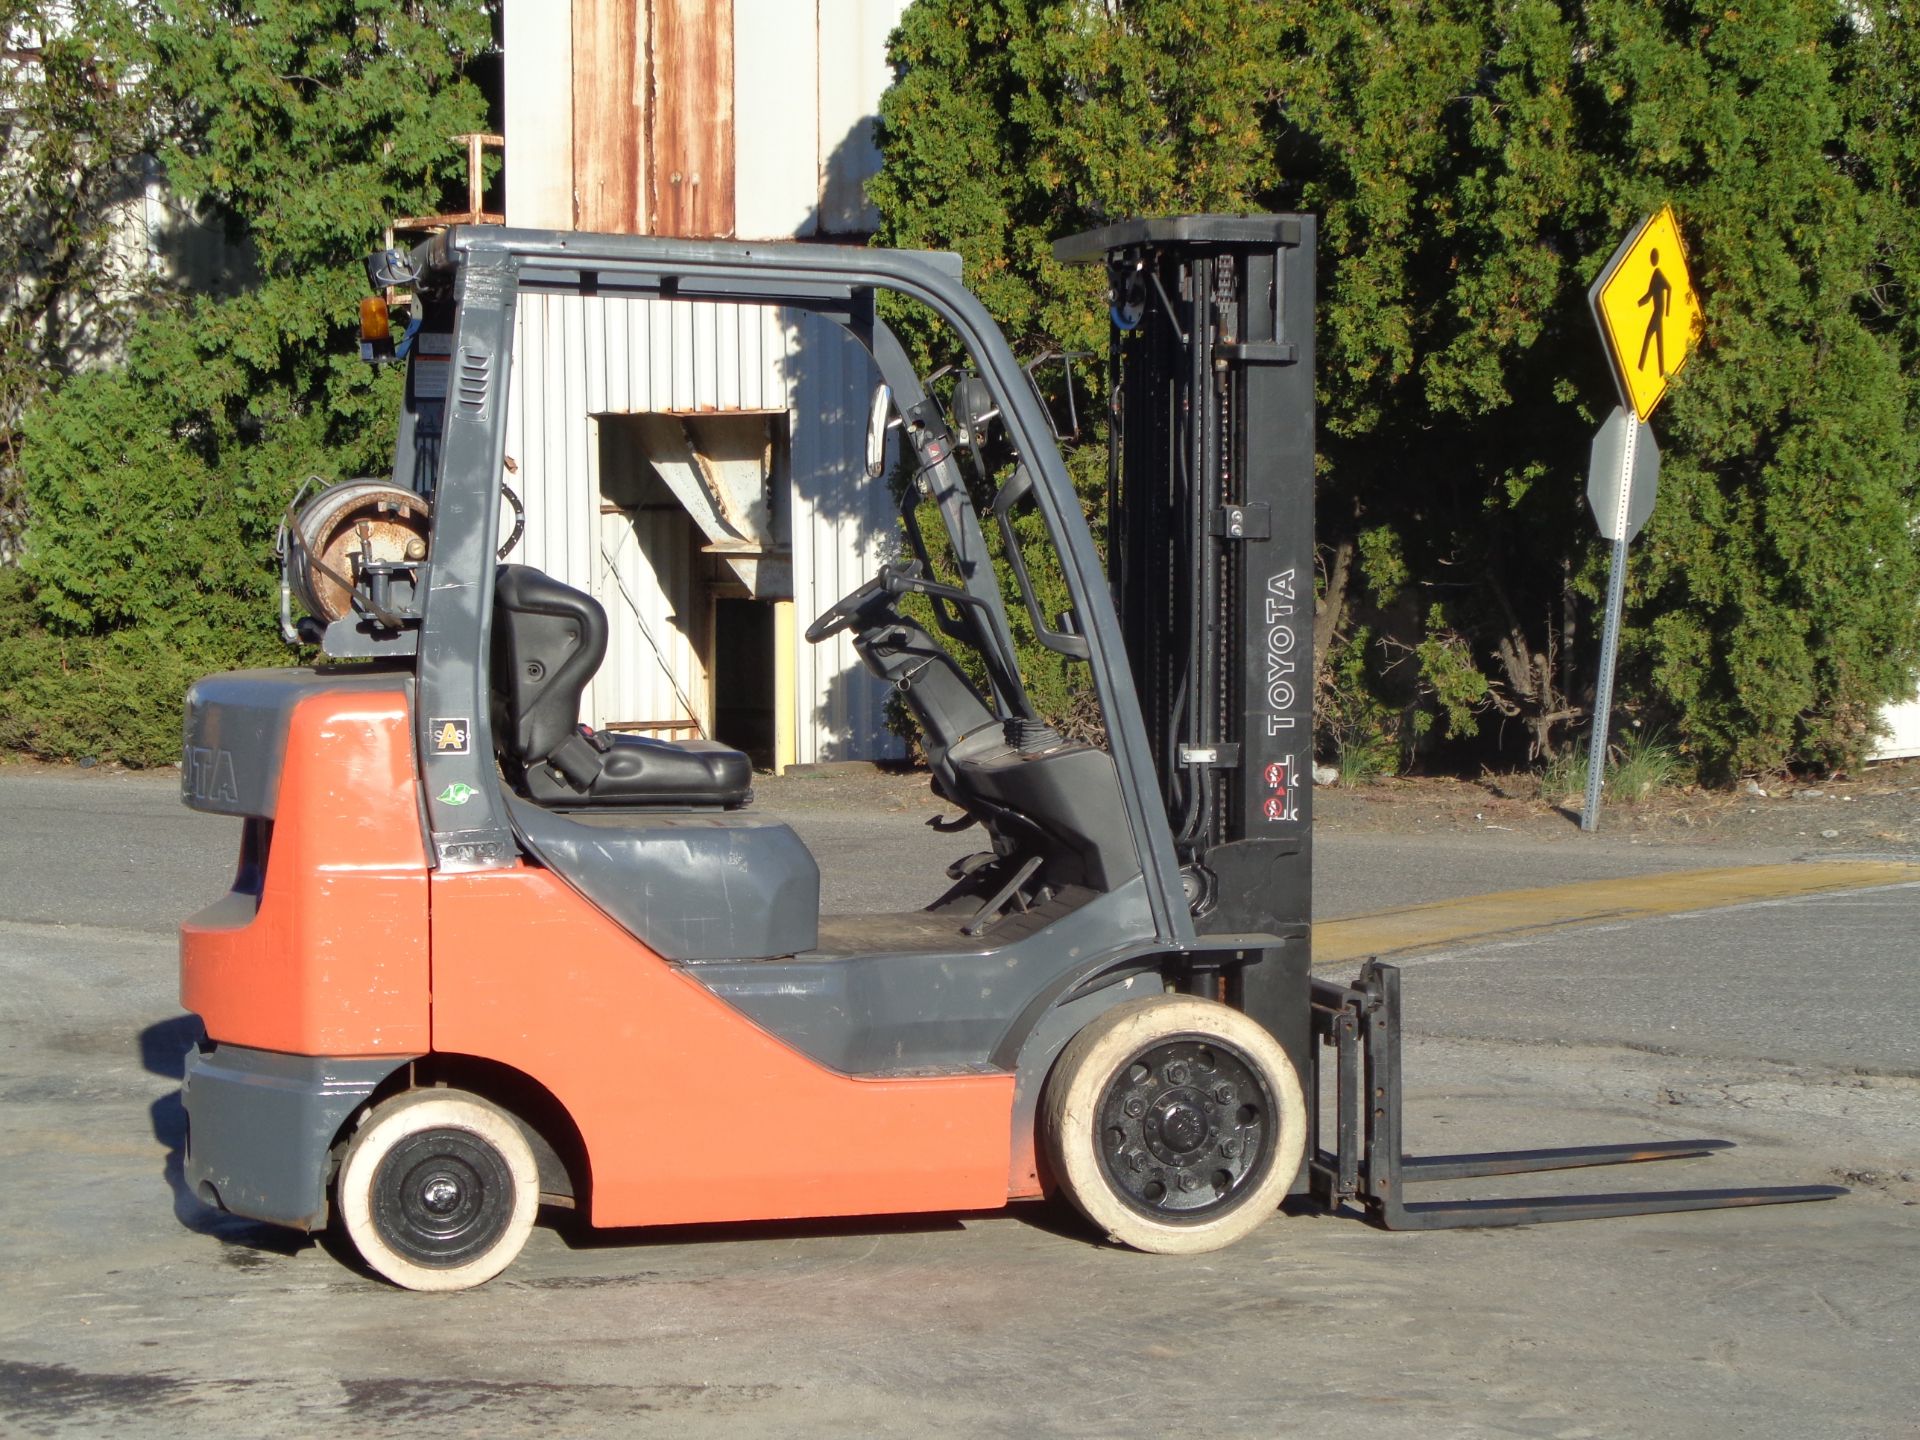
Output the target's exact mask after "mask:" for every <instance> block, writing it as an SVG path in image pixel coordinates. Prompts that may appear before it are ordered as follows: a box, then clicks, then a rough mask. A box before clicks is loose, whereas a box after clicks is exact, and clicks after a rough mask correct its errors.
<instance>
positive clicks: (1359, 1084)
mask: <svg viewBox="0 0 1920 1440" xmlns="http://www.w3.org/2000/svg"><path fill="white" fill-rule="evenodd" d="M1312 983H1313V999H1312V1009H1313V1033H1314V1036H1315V1039H1316V1041H1317V1042H1318V1043H1317V1044H1316V1046H1315V1050H1314V1058H1313V1060H1312V1062H1311V1063H1310V1065H1309V1069H1310V1070H1311V1071H1312V1075H1311V1077H1310V1084H1311V1096H1312V1098H1311V1101H1310V1103H1309V1108H1308V1124H1309V1126H1310V1127H1311V1130H1310V1135H1309V1141H1308V1187H1309V1191H1310V1193H1311V1194H1312V1196H1313V1198H1314V1199H1315V1200H1316V1201H1318V1202H1319V1203H1320V1204H1321V1205H1322V1206H1324V1207H1325V1208H1326V1209H1327V1210H1329V1211H1334V1210H1338V1209H1340V1208H1341V1207H1342V1206H1343V1205H1345V1204H1347V1203H1348V1202H1353V1203H1356V1204H1358V1205H1359V1206H1360V1207H1361V1208H1362V1210H1364V1211H1365V1213H1366V1214H1367V1216H1368V1218H1370V1219H1372V1220H1374V1221H1375V1222H1376V1223H1378V1224H1379V1225H1380V1226H1382V1227H1383V1228H1385V1229H1388V1230H1451V1229H1460V1228H1464V1227H1469V1226H1493V1225H1538V1224H1543V1223H1545V1222H1546V1221H1549V1220H1599V1219H1605V1218H1609V1217H1612V1216H1616V1215H1659V1214H1666V1213H1669V1212H1672V1211H1679V1210H1720V1209H1726V1208H1730V1207H1733V1206H1741V1205H1786V1204H1791V1203H1793V1202H1795V1201H1801V1200H1831V1199H1833V1198H1834V1197H1835V1196H1837V1195H1844V1194H1846V1193H1847V1191H1846V1189H1845V1187H1843V1186H1839V1185H1779V1186H1767V1187H1761V1188H1758V1189H1746V1190H1651V1191H1627V1192H1620V1193H1616V1194H1605V1195H1546V1196H1531V1197H1527V1198H1524V1199H1488V1200H1470V1199H1467V1200H1461V1199H1456V1200H1420V1201H1413V1202H1409V1201H1407V1200H1406V1199H1405V1198H1404V1193H1405V1187H1406V1186H1408V1185H1415V1184H1424V1183H1426V1182H1429V1181H1435V1180H1473V1179H1480V1178H1483V1177H1486V1176H1493V1175H1524V1174H1532V1173H1534V1172H1536V1171H1546V1170H1573V1169H1579V1168H1582V1167H1585V1166H1590V1165H1632V1164H1638V1163H1639V1162H1641V1161H1646V1160H1678V1159H1684V1158H1688V1157H1692V1156H1699V1155H1710V1154H1712V1153H1714V1152H1715V1151H1717V1150H1728V1149H1731V1148H1733V1142H1732V1141H1730V1140H1661V1141H1654V1142H1652V1143H1649V1144H1642V1145H1579V1146H1573V1147H1570V1148H1566V1149H1557V1150H1513V1151H1505V1152H1496V1153H1492V1154H1480V1155H1427V1156H1414V1155H1408V1154H1406V1153H1404V1152H1403V1150H1402V1149H1401V1122H1400V1104H1401V1083H1400V971H1399V970H1398V968H1397V967H1395V966H1392V965H1383V964H1381V963H1380V962H1379V961H1377V960H1369V961H1367V962H1366V964H1364V965H1363V966H1361V968H1360V973H1359V975H1358V976H1357V977H1356V978H1355V980H1354V983H1353V984H1352V985H1351V986H1347V985H1339V984H1335V983H1333V982H1332V981H1328V980H1318V979H1316V980H1314V981H1313V982H1312ZM1322 1047H1324V1048H1325V1049H1331V1050H1332V1051H1333V1052H1334V1075H1335V1095H1334V1104H1333V1117H1332V1119H1333V1126H1334V1133H1333V1135H1332V1137H1331V1138H1332V1141H1333V1148H1332V1149H1328V1148H1327V1147H1326V1145H1325V1144H1324V1143H1323V1142H1324V1140H1325V1139H1326V1138H1328V1137H1326V1136H1325V1135H1324V1134H1323V1119H1322V1116H1321V1108H1322V1107H1321V1105H1320V1103H1319V1100H1320V1092H1321V1083H1322V1074H1321V1072H1322V1069H1323V1066H1322V1063H1321V1057H1322Z"/></svg>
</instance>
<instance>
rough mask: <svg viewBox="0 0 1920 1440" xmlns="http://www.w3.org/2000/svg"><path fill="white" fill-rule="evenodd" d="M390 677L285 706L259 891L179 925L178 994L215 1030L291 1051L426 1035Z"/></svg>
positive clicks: (413, 851)
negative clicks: (281, 755) (273, 817)
mask: <svg viewBox="0 0 1920 1440" xmlns="http://www.w3.org/2000/svg"><path fill="white" fill-rule="evenodd" d="M417 774H418V768H417V766H416V765H415V763H414V755H413V735H412V727H411V725H410V723H409V719H408V712H407V700H406V696H405V695H404V694H403V693H401V692H400V691H397V690H396V691H393V692H392V693H387V692H367V691H361V692H355V693H348V694H340V695H314V696H310V697H308V698H307V699H305V700H302V701H301V702H300V703H299V704H298V705H297V706H295V707H294V710H293V713H292V716H291V717H290V722H289V725H288V733H287V750H286V760H285V763H284V765H283V766H282V769H281V775H280V791H279V799H278V802H277V804H276V807H275V808H276V814H277V815H278V817H279V818H278V819H277V821H276V822H275V824H274V827H273V843H272V847H271V849H270V851H269V854H268V857H267V870H266V879H265V883H264V884H263V885H262V886H261V891H260V894H259V896H258V897H257V898H256V897H255V896H253V895H251V894H248V893H246V892H245V891H240V890H236V891H233V892H231V893H230V894H228V895H227V896H226V897H225V898H224V899H222V900H220V901H219V902H217V903H216V904H214V905H212V906H210V907H209V908H207V909H206V910H203V911H201V912H200V914H198V915H196V916H194V917H193V918H192V919H191V920H188V921H187V922H186V923H185V924H184V925H182V926H181V927H180V1003H181V1004H182V1005H184V1006H185V1007H186V1008H187V1009H189V1010H192V1011H194V1012H195V1013H197V1014H198V1015H199V1016H200V1018H201V1019H202V1020H204V1021H205V1022H206V1026H207V1034H208V1036H209V1037H210V1038H211V1039H214V1040H218V1041H221V1042H223V1043H225V1044H229V1045H246V1046H252V1047H254V1048H256V1049H261V1050H280V1051H285V1052H288V1053H291V1054H296V1055H335V1056H359V1055H393V1054H419V1053H422V1052H424V1051H425V1050H426V1049H427V1047H428V1043H429V1033H430V1032H429V1021H428V1011H429V1007H430V1004H431V995H430V991H429V989H428V979H429V974H428V967H427V873H428V872H427V857H426V851H425V849H424V847H423V845H422V842H421V836H420V802H419V782H418V780H417V779H416V776H417Z"/></svg>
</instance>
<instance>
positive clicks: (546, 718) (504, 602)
mask: <svg viewBox="0 0 1920 1440" xmlns="http://www.w3.org/2000/svg"><path fill="white" fill-rule="evenodd" d="M606 653H607V612H606V611H605V610H604V609H602V608H601V606H600V602H599V601H597V600H595V599H594V598H593V597H592V596H591V595H587V594H583V593H582V592H581V591H578V590H575V589H574V588H573V587H572V586H570V585H562V584H561V583H560V582H559V581H558V580H555V579H553V578H552V577H551V576H549V575H547V574H545V573H544V572H542V571H539V570H536V569H534V568H533V567H532V566H530V565H502V566H500V567H499V568H498V569H497V570H496V571H495V572H494V583H493V701H494V707H495V714H494V726H493V733H494V743H495V745H496V747H497V748H498V749H499V752H500V758H501V760H502V762H503V763H504V765H505V767H506V770H507V772H508V777H509V778H510V779H512V780H513V781H514V782H515V783H516V784H517V785H518V786H519V787H520V789H521V790H522V792H523V793H524V794H525V795H526V796H527V798H528V799H529V800H532V801H534V802H535V803H537V804H540V805H546V806H553V807H556V808H562V809H564V808H568V807H572V806H583V805H592V806H600V805H609V806H612V805H622V806H628V807H633V806H647V805H661V806H689V805H698V806H723V807H726V808H733V807H736V806H740V805H744V804H746V803H747V801H748V800H750V799H751V798H752V797H753V788H752V787H753V765H752V763H751V762H750V761H749V760H748V759H747V757H746V756H745V755H743V754H741V753H740V752H739V751H738V750H734V749H731V748H729V747H728V746H725V745H721V744H718V743H717V742H715V741H712V740H684V741H680V742H678V743H673V742H669V741H666V740H654V739H651V738H648V737H643V736H639V735H620V734H614V733H613V732H611V731H604V730H603V731H598V732H596V731H593V730H589V729H588V728H587V727H586V726H584V725H581V724H580V723H579V720H580V695H581V692H582V691H584V690H585V689H586V686H587V682H588V681H589V680H591V679H592V678H593V675H594V672H595V671H597V670H598V669H599V668H600V662H601V661H602V660H603V659H605V658H606Z"/></svg>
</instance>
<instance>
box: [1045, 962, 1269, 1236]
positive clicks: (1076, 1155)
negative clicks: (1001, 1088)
mask: <svg viewBox="0 0 1920 1440" xmlns="http://www.w3.org/2000/svg"><path fill="white" fill-rule="evenodd" d="M1182 1035H1200V1036H1205V1037H1208V1038H1210V1039H1214V1040H1218V1041H1221V1042H1224V1043H1225V1044H1227V1045H1229V1046H1231V1047H1232V1048H1233V1049H1234V1050H1236V1051H1238V1052H1239V1053H1240V1055H1241V1056H1243V1057H1245V1058H1246V1059H1247V1060H1250V1061H1251V1062H1253V1064H1255V1065H1256V1066H1258V1068H1259V1069H1260V1070H1261V1071H1262V1072H1263V1076H1264V1078H1265V1080H1266V1082H1267V1088H1268V1090H1269V1091H1270V1092H1271V1094H1272V1096H1273V1099H1274V1104H1275V1106H1276V1108H1277V1112H1278V1113H1277V1114H1276V1115H1275V1116H1274V1117H1273V1119H1274V1125H1275V1127H1276V1128H1277V1130H1278V1137H1277V1139H1276V1140H1274V1141H1273V1142H1272V1144H1273V1157H1272V1160H1271V1162H1270V1163H1269V1165H1268V1168H1267V1171H1266V1173H1265V1175H1263V1176H1262V1177H1261V1178H1260V1179H1259V1180H1258V1181H1257V1182H1256V1183H1255V1184H1253V1185H1252V1186H1250V1187H1249V1188H1248V1189H1247V1190H1245V1191H1244V1192H1242V1194H1241V1195H1240V1196H1239V1197H1238V1199H1237V1200H1236V1202H1235V1203H1234V1204H1233V1205H1231V1206H1230V1207H1228V1208H1227V1209H1225V1210H1222V1211H1220V1212H1218V1213H1217V1214H1215V1215H1213V1216H1212V1217H1211V1218H1209V1219H1204V1220H1197V1221H1188V1222H1184V1223H1182V1222H1176V1221H1162V1220H1156V1219H1155V1218H1153V1217H1152V1216H1150V1215H1147V1214H1145V1213H1144V1212H1142V1211H1141V1210H1139V1209H1137V1208H1135V1207H1134V1206H1133V1205H1130V1204H1129V1203H1128V1202H1127V1201H1126V1200H1125V1199H1124V1198H1123V1197H1122V1196H1121V1195H1119V1194H1117V1193H1115V1191H1114V1189H1113V1186H1112V1183H1111V1182H1110V1181H1109V1179H1108V1178H1107V1173H1106V1167H1105V1166H1104V1165H1103V1164H1102V1163H1101V1159H1100V1155H1099V1151H1098V1146H1099V1139H1098V1136H1097V1134H1096V1130H1097V1123H1098V1116H1099V1112H1100V1106H1101V1102H1102V1099H1103V1097H1104V1096H1105V1094H1106V1092H1107V1089H1108V1087H1109V1086H1110V1085H1111V1084H1112V1083H1113V1081H1114V1080H1115V1078H1116V1077H1118V1075H1119V1074H1120V1071H1121V1068H1122V1067H1123V1066H1125V1065H1126V1064H1127V1063H1128V1062H1129V1061H1131V1060H1132V1059H1133V1057H1135V1056H1136V1055H1139V1054H1141V1053H1142V1052H1144V1051H1146V1050H1150V1049H1152V1048H1153V1047H1154V1046H1156V1045H1159V1044H1161V1043H1163V1042H1165V1041H1168V1040H1172V1039H1174V1038H1175V1037H1178V1036H1182ZM1040 1128H1041V1141H1042V1144H1043V1145H1044V1146H1045V1147H1046V1154H1047V1159H1048V1161H1049V1163H1050V1164H1051V1165H1052V1167H1053V1173H1054V1177H1055V1178H1056V1179H1057V1180H1058V1181H1059V1183H1060V1186H1061V1188H1062V1189H1064V1190H1065V1191H1066V1193H1067V1197H1068V1198H1069V1199H1070V1200H1072V1201H1073V1203H1074V1205H1075V1206H1077V1207H1078V1208H1079V1210H1080V1212H1081V1213H1082V1214H1084V1215H1085V1216H1086V1217H1087V1219H1089V1220H1091V1221H1092V1222H1093V1223H1094V1224H1095V1225H1097V1226H1099V1227H1100V1228H1101V1229H1103V1230H1105V1231H1106V1232H1107V1234H1108V1235H1110V1236H1111V1237H1112V1238H1113V1239H1115V1240H1117V1241H1119V1242H1120V1243H1121V1244H1123V1245H1127V1246H1130V1247H1132V1248H1133V1249H1135V1250H1145V1251H1148V1252H1150V1253H1152V1254H1156V1255H1198V1254H1201V1253H1204V1252H1205V1251H1208V1250H1219V1249H1222V1248H1224V1247H1225V1246H1228V1245H1231V1244H1233V1243H1234V1242H1235V1241H1237V1240H1242V1239H1245V1238H1246V1237H1247V1236H1248V1235H1250V1234H1252V1233H1253V1232H1254V1231H1255V1230H1257V1229H1258V1228H1259V1227H1260V1226H1261V1225H1262V1224H1264V1223H1265V1222H1266V1221H1267V1220H1268V1219H1269V1218H1270V1217H1271V1216H1272V1215H1273V1212H1274V1211H1275V1210H1277V1209H1278V1208H1279V1206H1280V1202H1281V1200H1282V1199H1284V1198H1285V1197H1286V1194H1287V1191H1288V1189H1289V1188H1290V1187H1291V1185H1292V1184H1293V1180H1294V1177H1295V1176H1296V1175H1298V1174H1299V1172H1300V1161H1301V1158H1302V1157H1303V1156H1304V1155H1305V1153H1306V1143H1307V1104H1306V1099H1305V1097H1304V1096H1303V1095H1302V1093H1301V1089H1300V1077H1299V1075H1298V1074H1296V1073H1295V1071H1294V1068H1293V1062H1292V1061H1290V1060H1288V1058H1287V1052H1286V1051H1285V1050H1283V1049H1281V1048H1280V1042H1279V1041H1277V1040H1275V1039H1274V1038H1273V1036H1272V1035H1270V1034H1268V1033H1267V1030H1266V1028H1265V1027H1264V1026H1262V1025H1260V1024H1259V1023H1258V1022H1256V1021H1253V1020H1249V1019H1248V1018H1247V1017H1246V1016H1245V1015H1243V1014H1241V1013H1240V1012H1239V1011H1238V1010H1235V1009H1233V1008H1231V1007H1230V1006H1226V1005H1222V1004H1219V1003H1218V1002H1216V1001H1212V1000H1200V999H1196V998H1194V997H1192V996H1185V995H1150V996H1148V997H1147V998H1145V999H1143V1000H1129V1001H1127V1002H1126V1003H1124V1004H1121V1005H1116V1006H1114V1007H1113V1009H1111V1010H1108V1011H1106V1012H1105V1013H1104V1014H1102V1015H1100V1016H1098V1017H1097V1018H1096V1019H1094V1020H1092V1021H1089V1022H1088V1024H1087V1025H1086V1027H1085V1028H1084V1029H1082V1030H1081V1031H1080V1033H1079V1034H1078V1035H1076V1036H1074V1037H1073V1039H1072V1040H1071V1041H1069V1042H1068V1044H1067V1047H1066V1049H1064V1050H1062V1051H1061V1052H1060V1058H1059V1060H1058V1061H1057V1062H1055V1064H1054V1068H1053V1073H1052V1075H1051V1076H1050V1077H1049V1078H1048V1081H1047V1089H1046V1093H1045V1095H1044V1096H1043V1097H1042V1101H1041V1106H1040Z"/></svg>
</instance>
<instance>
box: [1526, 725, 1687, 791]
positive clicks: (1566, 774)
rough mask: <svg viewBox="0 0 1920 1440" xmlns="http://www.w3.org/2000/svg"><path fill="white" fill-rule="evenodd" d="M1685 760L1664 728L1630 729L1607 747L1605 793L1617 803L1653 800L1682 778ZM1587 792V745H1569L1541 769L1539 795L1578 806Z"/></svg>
mask: <svg viewBox="0 0 1920 1440" xmlns="http://www.w3.org/2000/svg"><path fill="white" fill-rule="evenodd" d="M1681 770H1682V763H1681V760H1680V757H1679V755H1678V754H1677V753H1676V752H1675V751H1674V749H1673V747H1672V746H1671V745H1669V744H1667V741H1666V732H1665V731H1664V730H1659V729H1655V730H1650V731H1640V730H1629V731H1627V732H1626V733H1625V734H1624V735H1622V736H1621V737H1620V740H1619V742H1618V743H1617V744H1614V745H1610V746H1608V747H1607V773H1606V774H1605V776H1603V777H1602V780H1601V788H1602V793H1603V794H1605V795H1606V796H1607V797H1608V798H1609V799H1610V800H1612V801H1614V802H1615V803H1616V804H1617V803H1619V802H1621V801H1627V802H1629V803H1632V802H1636V801H1641V800H1646V799H1650V798H1651V797H1652V796H1654V795H1656V794H1658V793H1659V792H1660V791H1662V790H1664V789H1666V788H1667V787H1668V786H1670V785H1672V784H1673V783H1674V782H1675V781H1676V780H1677V779H1679V778H1680V774H1681ZM1586 793H1587V747H1586V746H1585V745H1584V744H1578V745H1569V746H1567V747H1566V749H1564V750H1562V751H1561V752H1560V753H1559V754H1558V755H1556V756H1554V757H1553V759H1552V760H1550V761H1548V762H1547V767H1546V769H1544V770H1542V771H1541V772H1540V798H1541V799H1542V800H1545V801H1547V802H1548V803H1549V804H1555V805H1566V804H1573V805H1578V804H1580V803H1582V801H1583V800H1584V799H1585V797H1586Z"/></svg>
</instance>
